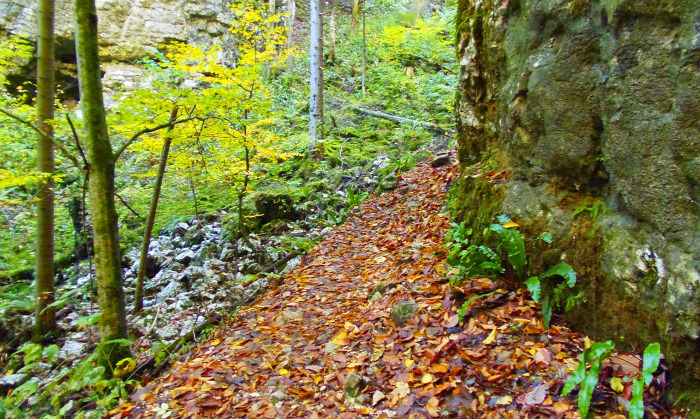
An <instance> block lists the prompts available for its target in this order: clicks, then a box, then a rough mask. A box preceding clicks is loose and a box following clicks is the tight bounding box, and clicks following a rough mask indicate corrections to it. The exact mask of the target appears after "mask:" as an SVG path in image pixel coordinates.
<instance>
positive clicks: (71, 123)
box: [66, 114, 89, 167]
mask: <svg viewBox="0 0 700 419" xmlns="http://www.w3.org/2000/svg"><path fill="white" fill-rule="evenodd" d="M66 119H67V120H68V125H70V130H71V131H73V138H75V146H76V147H77V148H78V152H79V153H80V157H82V158H83V163H85V167H88V165H89V164H88V161H87V157H85V153H84V152H83V148H82V147H81V146H80V138H78V133H77V132H76V131H75V126H73V121H71V119H70V115H68V114H66Z"/></svg>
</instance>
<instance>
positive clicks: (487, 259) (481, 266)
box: [447, 215, 582, 327]
mask: <svg viewBox="0 0 700 419" xmlns="http://www.w3.org/2000/svg"><path fill="white" fill-rule="evenodd" d="M498 221H499V222H500V224H491V226H489V228H488V229H487V230H486V232H489V231H491V232H495V233H496V234H498V236H499V238H500V242H499V244H498V248H497V249H496V250H495V251H494V250H493V249H490V248H488V247H486V246H477V245H474V244H469V236H471V234H472V230H471V229H468V228H467V227H466V224H465V223H464V222H462V223H461V224H456V223H451V224H450V226H451V228H450V230H449V231H448V233H447V243H448V244H447V247H448V249H449V250H450V253H449V255H448V256H447V263H449V264H450V265H451V266H453V267H454V268H457V273H455V274H453V275H452V276H451V277H450V279H449V281H450V285H451V286H459V285H461V284H463V283H464V281H466V280H467V279H470V278H474V277H476V276H486V277H491V278H493V277H494V276H495V275H498V274H502V273H504V272H506V269H505V267H504V264H503V263H502V260H501V258H500V257H499V253H500V254H503V253H505V257H506V261H507V263H508V264H509V265H510V267H511V268H512V269H513V272H514V273H515V276H516V279H517V280H519V281H523V280H524V279H525V275H526V274H527V273H528V272H529V270H528V262H527V255H526V253H525V240H524V238H523V236H522V234H521V233H520V231H519V230H518V229H517V228H515V227H517V226H518V225H517V224H516V223H514V222H513V221H512V220H511V219H510V218H508V217H507V216H505V215H501V216H500V217H498ZM538 239H541V240H544V241H545V242H547V243H551V241H552V236H551V234H549V233H543V234H541V235H540V236H539V237H538ZM555 278H563V279H564V282H557V281H556V279H555ZM524 282H525V285H526V286H527V287H528V289H529V290H530V292H531V293H532V298H533V299H534V300H535V301H536V302H541V303H542V315H543V317H544V324H545V327H549V323H550V320H551V318H552V310H553V309H554V308H557V309H564V311H566V310H569V309H570V308H571V307H573V305H574V304H575V302H576V301H577V300H578V299H580V298H582V294H581V293H579V294H574V293H573V292H572V289H573V288H574V286H575V285H576V272H574V270H573V268H572V267H571V266H570V265H569V264H568V263H564V262H561V263H558V264H556V265H554V266H552V267H551V268H549V269H548V270H547V271H546V272H544V273H542V274H539V275H532V276H530V277H529V278H528V279H527V280H526V281H524ZM470 302H471V301H469V302H468V303H470ZM465 304H466V305H467V306H468V305H469V304H467V303H465ZM464 310H466V308H465V307H464V306H463V307H462V310H461V311H460V312H463V311H464ZM460 318H461V317H460Z"/></svg>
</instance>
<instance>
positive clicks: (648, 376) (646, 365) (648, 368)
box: [642, 342, 661, 385]
mask: <svg viewBox="0 0 700 419" xmlns="http://www.w3.org/2000/svg"><path fill="white" fill-rule="evenodd" d="M660 360H661V345H659V344H658V343H656V342H654V343H650V344H649V346H647V348H646V349H645V350H644V361H643V363H642V365H643V367H642V376H643V377H644V384H646V385H649V384H651V380H652V379H653V378H654V371H656V368H658V366H659V361H660Z"/></svg>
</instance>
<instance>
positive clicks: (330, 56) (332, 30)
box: [328, 13, 335, 63]
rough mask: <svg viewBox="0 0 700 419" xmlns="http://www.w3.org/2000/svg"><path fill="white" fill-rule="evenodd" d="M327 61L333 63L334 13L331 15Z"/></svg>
mask: <svg viewBox="0 0 700 419" xmlns="http://www.w3.org/2000/svg"><path fill="white" fill-rule="evenodd" d="M328 61H330V62H332V63H335V13H331V47H330V51H329V52H328Z"/></svg>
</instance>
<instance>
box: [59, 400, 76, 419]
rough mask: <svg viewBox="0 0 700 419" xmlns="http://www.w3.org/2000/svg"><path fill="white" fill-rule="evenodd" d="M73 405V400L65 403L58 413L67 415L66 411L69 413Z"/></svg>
mask: <svg viewBox="0 0 700 419" xmlns="http://www.w3.org/2000/svg"><path fill="white" fill-rule="evenodd" d="M72 407H73V400H70V401H69V402H68V403H66V404H65V405H63V407H62V408H61V409H60V410H59V411H58V413H59V414H60V415H61V416H65V415H66V413H68V411H69V410H70V409H71V408H72Z"/></svg>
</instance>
